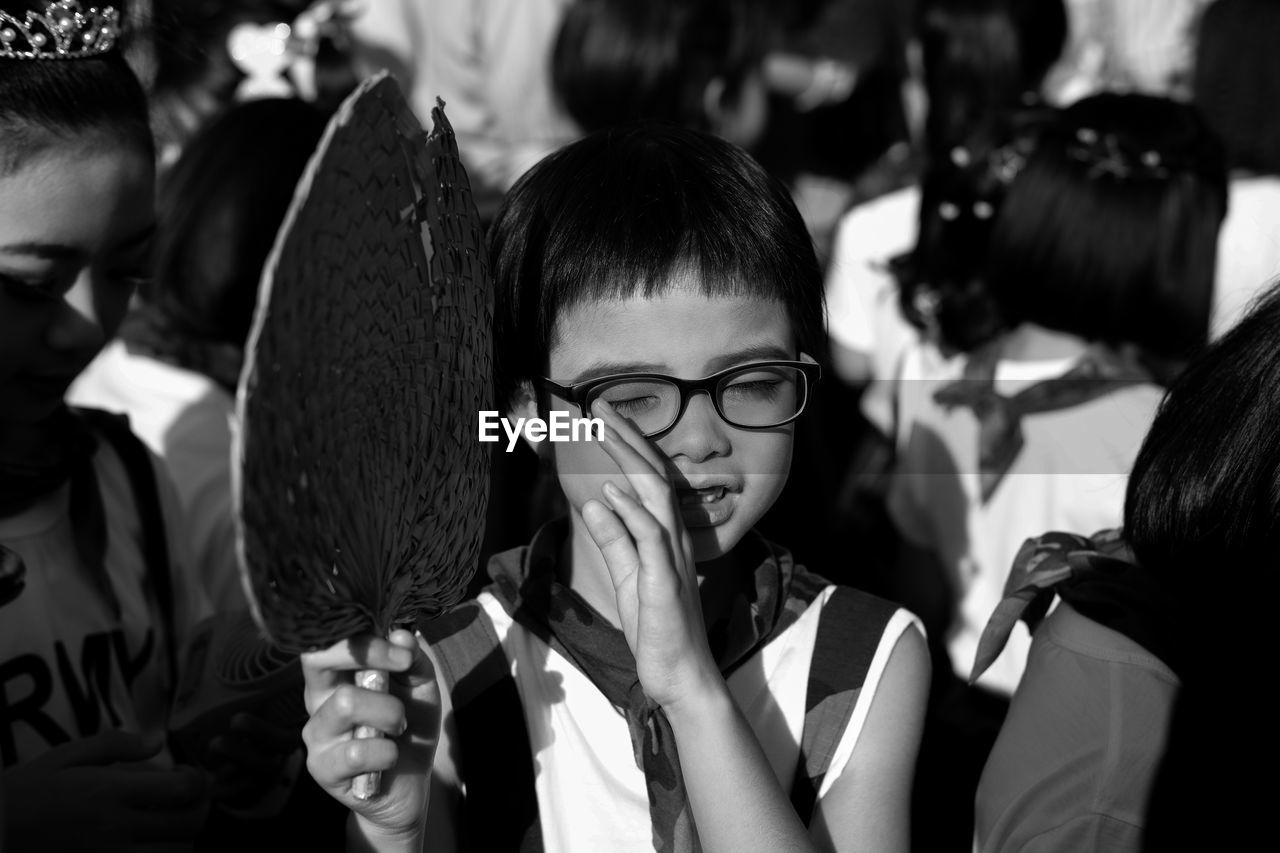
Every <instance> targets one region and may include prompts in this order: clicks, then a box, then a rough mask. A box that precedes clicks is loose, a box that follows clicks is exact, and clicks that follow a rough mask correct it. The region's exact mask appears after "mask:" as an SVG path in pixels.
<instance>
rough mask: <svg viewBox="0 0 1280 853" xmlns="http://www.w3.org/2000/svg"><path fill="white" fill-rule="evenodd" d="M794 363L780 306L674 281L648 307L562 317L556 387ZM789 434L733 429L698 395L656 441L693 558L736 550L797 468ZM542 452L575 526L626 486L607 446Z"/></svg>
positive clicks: (554, 352) (605, 305)
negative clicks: (588, 509)
mask: <svg viewBox="0 0 1280 853" xmlns="http://www.w3.org/2000/svg"><path fill="white" fill-rule="evenodd" d="M798 356H799V354H798V353H797V352H796V345H795V341H794V336H793V334H792V331H791V323H790V318H789V314H788V312H787V310H786V309H785V307H784V306H783V305H782V304H781V303H779V302H773V301H765V300H760V299H758V298H755V297H749V296H732V297H727V296H713V297H709V296H706V295H704V294H703V293H702V292H701V290H700V289H699V288H698V287H697V286H696V284H692V283H690V282H689V281H688V280H680V279H677V280H676V281H675V282H673V285H672V287H670V288H669V289H668V290H667V291H665V292H664V293H661V294H659V295H657V296H655V297H654V298H651V299H646V298H644V297H641V296H637V297H632V298H629V299H619V300H609V301H603V302H590V303H585V304H582V305H578V306H575V307H573V308H571V309H569V310H567V311H565V312H563V313H562V314H561V316H560V317H559V318H558V319H557V324H556V335H555V340H554V341H553V344H552V348H551V353H550V369H549V378H551V379H553V380H555V381H556V382H559V383H561V384H564V385H571V384H573V383H575V382H580V381H585V380H587V379H591V378H594V377H598V376H603V375H608V374H615V373H632V372H651V373H664V374H668V375H671V376H675V377H678V378H681V379H700V378H702V377H705V376H708V375H710V374H713V373H716V372H718V371H721V370H724V369H726V368H729V367H734V366H738V365H743V364H750V363H752V362H758V361H766V360H776V359H784V360H794V359H796V358H797V357H798ZM548 405H549V407H550V409H551V410H552V411H556V410H560V411H564V412H567V413H568V415H569V416H570V417H578V416H580V415H581V413H580V412H579V411H578V409H577V407H576V406H574V405H573V404H572V403H568V402H565V401H564V400H561V399H559V398H557V397H555V396H551V397H550V398H549V400H548ZM520 414H524V413H520ZM792 429H793V425H792V424H787V425H785V426H782V427H775V428H773V429H769V430H746V429H741V428H738V427H734V426H731V425H729V424H728V423H726V422H725V421H724V420H722V419H721V418H720V416H719V415H718V414H717V413H716V410H715V408H714V406H713V405H712V402H711V400H710V399H709V398H708V396H707V395H706V394H702V393H698V394H695V395H693V397H692V398H691V399H690V400H689V402H688V407H687V408H686V409H685V411H684V414H683V415H682V416H681V417H680V419H679V420H678V421H677V422H676V424H675V426H674V427H672V428H671V429H670V430H669V431H668V432H666V433H663V434H661V435H660V436H658V437H656V438H652V439H650V440H651V441H652V442H653V443H654V444H655V445H656V446H657V448H658V449H659V450H660V451H661V452H662V453H663V455H664V456H665V457H666V458H667V460H668V470H667V473H668V476H669V478H670V481H671V483H672V486H673V487H674V488H675V490H676V495H677V498H678V500H679V501H680V506H681V517H682V518H683V521H684V524H685V526H686V527H687V528H688V530H689V533H690V536H691V537H692V540H693V549H694V558H695V559H696V560H699V561H703V560H709V559H713V558H715V557H719V556H721V555H723V554H724V553H726V552H727V551H729V550H730V549H731V548H732V547H733V546H734V545H736V544H737V543H738V541H739V540H740V539H741V538H742V537H743V535H744V534H745V533H746V532H747V531H748V530H750V529H751V528H752V527H753V526H754V525H755V524H756V522H757V521H759V519H760V517H761V516H762V515H764V513H765V511H766V510H768V509H769V507H770V506H772V504H773V502H774V501H775V500H776V499H777V497H778V494H779V493H780V492H781V491H782V487H783V485H784V484H785V483H786V479H787V472H788V470H789V468H790V465H791V447H792ZM546 447H547V448H549V450H546V451H545V452H549V453H550V454H551V455H552V456H553V458H554V460H555V464H556V471H557V474H558V476H559V479H560V485H561V487H562V488H563V489H564V492H565V495H566V496H567V497H568V499H569V503H570V505H571V507H572V512H573V515H574V519H573V522H574V524H575V525H580V524H581V516H580V514H579V513H580V512H581V508H582V505H583V504H584V503H585V502H586V501H587V500H590V499H591V498H596V499H600V498H601V489H602V487H603V486H604V483H605V482H606V481H608V480H612V481H613V482H614V483H615V484H617V485H618V486H620V487H623V488H626V478H625V477H624V476H623V475H622V473H621V471H620V470H619V469H618V467H617V466H616V465H615V464H614V463H613V461H612V460H611V459H610V458H609V456H608V455H607V454H606V453H605V451H604V450H603V449H602V448H601V446H600V444H599V443H597V442H587V441H575V442H548V443H547V445H546ZM721 488H722V489H723V494H721V492H720V489H721Z"/></svg>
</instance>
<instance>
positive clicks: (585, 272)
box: [539, 141, 821, 341]
mask: <svg viewBox="0 0 1280 853" xmlns="http://www.w3.org/2000/svg"><path fill="white" fill-rule="evenodd" d="M641 145H643V146H644V147H645V148H646V149H647V150H645V151H643V152H637V154H639V155H640V156H636V157H634V158H625V159H629V160H631V162H632V167H631V168H611V169H607V170H605V169H601V170H599V171H597V170H595V169H590V168H588V169H587V170H585V171H584V172H583V173H581V174H579V175H578V176H576V178H575V181H577V182H580V186H579V191H577V192H574V191H571V192H569V193H568V194H567V197H566V198H565V199H564V201H565V202H566V203H565V204H564V205H563V206H562V207H561V208H560V209H559V210H558V211H556V212H555V213H554V214H553V216H554V218H555V221H554V222H553V223H551V226H550V228H549V229H548V236H549V240H548V244H547V251H546V255H545V256H544V263H543V277H542V284H543V288H544V293H543V298H542V300H541V311H540V312H539V314H540V317H539V325H540V326H541V328H542V331H543V334H544V337H543V339H544V340H547V341H550V340H551V336H552V334H553V332H554V323H555V318H556V317H558V316H559V315H560V313H561V312H563V311H565V310H566V309H569V308H571V307H573V306H574V305H577V304H579V303H582V302H585V301H596V300H611V299H626V298H630V297H635V296H643V297H652V296H655V295H658V294H660V293H662V292H663V291H665V290H666V289H667V288H669V287H670V286H671V285H672V284H673V283H674V282H675V281H676V280H677V279H680V278H683V277H685V276H690V275H691V276H692V277H693V279H694V280H695V281H696V283H697V286H698V287H699V288H700V289H701V290H702V292H703V293H705V294H707V295H708V296H748V297H755V298H759V299H764V300H770V301H778V302H782V303H783V304H784V305H786V306H787V307H788V309H789V310H790V311H791V313H792V319H793V324H794V325H796V326H797V334H798V336H799V337H800V338H801V339H804V338H806V337H808V335H807V331H808V330H807V329H805V328H803V327H807V326H808V325H811V321H809V320H808V319H806V318H807V316H808V315H809V314H812V313H814V309H815V308H816V312H817V316H818V322H819V324H820V323H821V278H820V273H819V271H818V268H817V264H816V259H815V258H814V256H813V250H812V244H811V243H809V240H808V236H807V233H806V232H805V230H804V226H803V222H802V221H801V220H800V219H799V215H798V213H796V212H795V208H794V206H793V205H792V204H791V201H790V199H789V198H786V197H785V195H784V196H783V197H781V198H778V197H777V193H778V190H777V189H776V188H775V187H773V185H772V184H771V182H770V181H769V180H768V178H767V176H765V175H764V173H763V170H760V167H759V166H757V165H756V164H755V163H754V162H750V166H751V167H752V168H751V169H742V168H733V167H732V164H726V163H725V162H724V159H723V155H722V154H721V152H714V155H715V156H712V155H711V154H710V153H709V152H706V151H699V150H698V149H697V148H696V147H691V148H690V147H684V148H674V147H670V146H659V145H654V144H652V143H649V144H645V143H644V141H641ZM617 153H621V152H617ZM739 156H740V157H741V158H742V159H743V160H747V161H749V158H748V157H747V155H746V154H741V153H739ZM607 159H609V160H614V159H615V158H612V157H610V158H607ZM623 159H624V158H617V160H616V162H621V161H622V160H623ZM752 169H754V170H757V171H759V175H758V176H757V175H752V174H751V172H752ZM753 178H756V180H753ZM762 197H763V199H766V200H767V201H766V202H765V203H762ZM792 217H794V220H793V219H792ZM810 303H812V304H810Z"/></svg>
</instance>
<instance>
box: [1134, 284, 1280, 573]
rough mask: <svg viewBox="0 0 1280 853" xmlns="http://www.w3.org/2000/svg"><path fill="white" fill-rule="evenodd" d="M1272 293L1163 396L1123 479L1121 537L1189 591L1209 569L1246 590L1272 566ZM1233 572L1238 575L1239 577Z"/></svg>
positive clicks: (1277, 417)
mask: <svg viewBox="0 0 1280 853" xmlns="http://www.w3.org/2000/svg"><path fill="white" fill-rule="evenodd" d="M1277 423H1280V287H1272V289H1271V290H1270V292H1268V293H1267V294H1266V295H1265V296H1264V297H1263V298H1262V299H1261V301H1260V302H1259V303H1258V304H1257V305H1256V306H1255V308H1254V309H1253V310H1252V311H1251V312H1250V313H1249V314H1248V315H1246V316H1245V318H1244V319H1243V320H1241V321H1240V323H1239V324H1237V325H1236V326H1235V327H1233V328H1232V329H1231V331H1229V332H1228V333H1227V334H1226V335H1225V336H1223V337H1222V338H1221V339H1219V340H1218V341H1216V342H1214V344H1213V345H1212V346H1211V347H1209V348H1208V349H1206V350H1205V351H1204V352H1203V353H1202V354H1201V355H1200V357H1199V358H1196V359H1194V360H1193V361H1192V362H1191V363H1190V364H1189V365H1188V366H1187V368H1186V370H1184V371H1183V373H1182V375H1181V376H1179V378H1178V380H1177V381H1176V382H1175V383H1174V384H1173V385H1172V386H1171V387H1170V389H1169V393H1168V395H1167V396H1166V398H1165V400H1164V403H1163V405H1162V406H1161V408H1160V413H1159V415H1158V416H1157V417H1156V420H1155V423H1154V424H1152V427H1151V431H1150V432H1149V433H1148V434H1147V438H1146V440H1145V441H1144V442H1143V445H1142V450H1141V452H1139V454H1138V458H1137V461H1136V462H1135V463H1134V466H1133V472H1132V474H1130V477H1129V487H1128V494H1127V496H1126V500H1125V532H1126V534H1127V536H1128V538H1129V541H1130V543H1131V544H1132V546H1133V550H1134V553H1135V554H1137V556H1138V559H1139V560H1140V561H1141V562H1142V563H1143V564H1144V565H1149V566H1151V567H1153V568H1154V569H1157V570H1159V571H1160V572H1162V573H1165V574H1167V575H1168V576H1169V577H1170V578H1171V579H1172V580H1173V581H1174V582H1176V583H1181V584H1183V589H1184V591H1188V592H1194V590H1196V589H1197V588H1200V587H1201V586H1202V585H1203V583H1204V581H1205V578H1204V576H1203V575H1202V571H1203V570H1205V569H1208V568H1211V567H1214V568H1216V567H1221V568H1222V569H1224V570H1229V571H1231V572H1232V573H1233V574H1235V575H1236V576H1237V577H1238V578H1239V582H1240V583H1241V584H1242V585H1244V586H1245V587H1247V586H1248V584H1249V581H1248V578H1247V575H1248V573H1250V572H1268V573H1269V572H1272V571H1273V567H1274V566H1275V565H1276V563H1277V561H1280V442H1277V441H1276V439H1275V429H1276V424H1277ZM1238 573H1245V574H1244V575H1239V574H1238Z"/></svg>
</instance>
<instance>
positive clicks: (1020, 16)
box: [917, 0, 1067, 154]
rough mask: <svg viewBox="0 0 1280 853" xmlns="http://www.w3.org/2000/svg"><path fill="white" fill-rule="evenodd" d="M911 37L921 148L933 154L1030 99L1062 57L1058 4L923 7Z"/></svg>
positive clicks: (971, 1) (935, 0)
mask: <svg viewBox="0 0 1280 853" xmlns="http://www.w3.org/2000/svg"><path fill="white" fill-rule="evenodd" d="M917 32H918V34H919V41H920V47H921V59H922V61H923V65H924V68H923V71H924V82H925V89H926V93H927V95H928V98H929V115H928V118H927V119H926V127H925V136H926V145H927V146H928V148H929V149H930V151H931V152H932V153H934V154H937V153H939V152H945V151H946V150H948V149H949V148H950V147H952V146H954V145H957V144H960V142H961V140H963V139H964V138H965V137H966V136H968V135H969V133H970V132H971V131H972V129H973V128H974V127H976V126H979V125H980V124H981V123H982V122H984V121H987V120H989V119H990V118H991V117H992V116H994V115H996V114H998V113H1000V112H1002V111H1005V110H1009V109H1013V108H1016V107H1018V106H1019V105H1024V104H1025V101H1026V99H1027V97H1028V96H1029V95H1031V96H1034V95H1035V94H1036V93H1038V91H1039V89H1040V86H1041V84H1042V82H1043V80H1044V77H1045V75H1046V74H1047V73H1048V71H1049V69H1050V68H1051V67H1052V66H1053V64H1054V63H1055V62H1056V61H1057V60H1058V57H1059V56H1060V55H1061V54H1062V49H1063V45H1064V44H1065V43H1066V36H1067V15H1066V8H1065V6H1064V4H1063V2H1062V0H926V2H924V3H922V4H921V7H920V10H919V17H918V22H917Z"/></svg>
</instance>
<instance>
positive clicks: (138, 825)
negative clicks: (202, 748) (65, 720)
mask: <svg viewBox="0 0 1280 853" xmlns="http://www.w3.org/2000/svg"><path fill="white" fill-rule="evenodd" d="M163 747H164V738H163V737H162V736H161V735H158V734H156V735H151V736H144V735H138V734H133V733H130V732H121V731H111V732H104V733H102V734H99V735H94V736H92V737H87V738H83V739H81V740H77V741H73V742H72V743H68V744H63V745H62V746H57V747H54V748H53V749H51V750H49V751H48V752H46V753H45V754H44V755H42V756H40V757H39V758H37V759H36V760H34V761H31V762H29V763H27V764H24V765H21V766H19V767H14V768H12V769H10V770H6V771H5V774H4V788H5V797H6V800H7V803H6V813H7V825H6V826H5V831H6V833H7V841H8V842H9V846H8V847H6V848H5V849H6V850H8V851H11V853H22V851H28V850H31V851H36V850H39V851H45V850H101V851H126V850H127V851H146V853H159V851H170V850H190V849H191V844H192V841H193V839H194V838H195V837H196V835H197V834H198V833H199V832H200V829H201V828H202V827H203V826H204V822H205V818H206V817H207V815H208V810H209V787H210V786H209V780H208V779H207V778H206V777H205V775H204V774H203V773H202V772H201V771H199V770H196V769H194V768H191V767H157V766H156V765H155V764H154V763H153V762H152V761H151V759H153V758H155V757H156V756H157V755H158V754H159V753H160V751H161V749H162V748H163Z"/></svg>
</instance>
